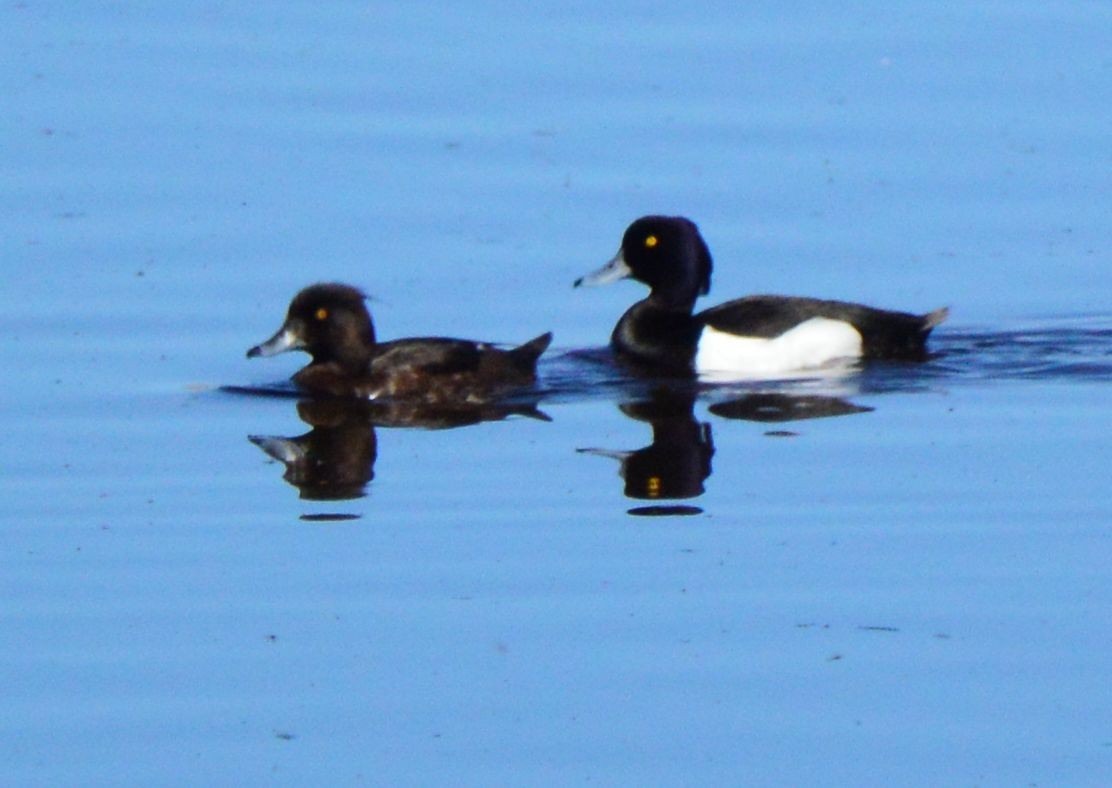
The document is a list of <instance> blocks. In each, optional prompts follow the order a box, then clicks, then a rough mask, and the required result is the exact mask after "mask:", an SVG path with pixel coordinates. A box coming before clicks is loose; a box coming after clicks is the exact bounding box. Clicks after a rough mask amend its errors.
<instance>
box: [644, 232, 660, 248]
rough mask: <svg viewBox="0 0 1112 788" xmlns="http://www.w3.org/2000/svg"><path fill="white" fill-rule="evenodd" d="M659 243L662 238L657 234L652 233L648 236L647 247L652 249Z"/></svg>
mask: <svg viewBox="0 0 1112 788" xmlns="http://www.w3.org/2000/svg"><path fill="white" fill-rule="evenodd" d="M658 243H660V239H658V238H657V237H656V236H655V235H650V236H649V237H648V238H646V239H645V248H646V249H652V248H653V247H654V246H656V245H657V244H658Z"/></svg>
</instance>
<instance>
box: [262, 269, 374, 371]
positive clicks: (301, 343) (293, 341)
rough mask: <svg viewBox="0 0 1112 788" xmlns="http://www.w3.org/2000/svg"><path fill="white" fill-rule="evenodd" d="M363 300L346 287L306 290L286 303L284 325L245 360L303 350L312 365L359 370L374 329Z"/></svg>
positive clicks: (321, 286)
mask: <svg viewBox="0 0 1112 788" xmlns="http://www.w3.org/2000/svg"><path fill="white" fill-rule="evenodd" d="M365 298H366V296H365V295H364V294H363V293H362V291H360V290H358V289H357V288H354V287H350V286H349V285H343V284H336V283H327V284H317V285H311V286H310V287H306V288H305V289H304V290H302V291H301V292H300V293H298V294H297V295H296V296H294V299H293V301H291V302H290V308H289V310H288V311H287V313H286V322H285V323H283V324H282V327H281V328H280V329H278V333H276V334H275V335H274V336H273V337H271V338H270V339H268V340H267V341H266V342H264V343H262V344H261V345H256V346H255V347H253V348H251V349H250V350H248V351H247V357H248V358H254V357H255V356H273V355H274V354H276V353H282V352H284V351H287V350H304V351H305V352H307V353H309V355H311V356H312V357H313V362H314V363H327V362H337V363H339V364H341V365H342V366H345V367H352V368H360V367H362V366H363V365H365V364H366V362H367V360H368V359H369V358H370V354H371V350H372V349H373V346H374V343H375V329H374V324H373V323H372V322H371V316H370V314H369V313H368V312H367V306H366V304H365V303H364V299H365Z"/></svg>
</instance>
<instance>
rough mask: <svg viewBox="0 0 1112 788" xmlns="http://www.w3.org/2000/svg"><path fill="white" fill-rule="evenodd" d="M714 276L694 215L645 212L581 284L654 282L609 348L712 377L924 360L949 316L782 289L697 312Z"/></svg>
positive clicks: (654, 365)
mask: <svg viewBox="0 0 1112 788" xmlns="http://www.w3.org/2000/svg"><path fill="white" fill-rule="evenodd" d="M710 274H711V257H710V251H709V250H708V249H707V244H706V242H705V241H704V240H703V237H702V235H700V234H699V228H698V227H696V226H695V223H694V222H692V221H690V220H689V219H685V218H683V217H678V216H645V217H642V218H640V219H638V220H637V221H635V222H633V224H631V225H630V226H629V228H628V229H627V230H626V231H625V235H624V236H623V237H622V246H621V248H620V249H619V250H618V253H617V254H616V255H615V256H614V259H612V260H611V261H610V262H609V263H607V264H606V265H605V266H603V267H602V268H601V269H599V270H598V271H596V272H595V273H593V274H589V275H588V276H584V277H582V278H580V279H578V280H577V281H576V282H575V286H576V287H579V286H580V285H600V284H606V283H608V282H614V281H617V280H619V279H625V278H627V277H628V278H633V279H636V280H637V281H639V282H642V283H644V284H646V285H648V286H649V289H650V292H649V296H648V298H646V299H644V300H643V301H638V302H637V303H636V304H634V305H633V306H632V307H630V308H629V309H628V310H627V311H626V313H625V314H624V315H622V317H621V319H620V320H619V321H618V324H617V325H616V326H615V327H614V332H613V334H612V335H611V337H610V344H611V346H612V347H613V348H614V350H615V351H616V352H617V353H618V355H619V356H620V357H621V358H623V359H625V360H627V361H631V362H633V363H634V364H636V365H638V366H641V367H643V368H645V369H647V370H650V371H654V372H662V373H665V374H680V375H699V376H706V377H709V378H721V377H736V378H742V377H750V376H751V377H769V376H777V375H783V374H788V373H793V372H799V371H804V370H809V369H811V370H813V369H817V368H822V367H825V366H830V365H832V364H835V363H836V362H844V361H846V360H853V359H899V360H913V361H922V360H925V359H926V358H927V357H928V356H927V347H926V340H927V335H928V334H930V332H931V329H933V328H934V327H935V326H937V325H938V324H939V323H941V322H942V321H943V320H945V319H946V316H947V314H948V310H947V309H945V308H943V309H936V310H935V311H933V312H929V313H927V314H925V315H913V314H909V313H907V312H891V311H888V310H884V309H875V308H873V307H868V306H863V305H861V304H852V303H847V302H844V301H826V300H821V299H817V298H794V297H789V296H776V295H754V296H747V297H745V298H738V299H736V300H734V301H727V302H726V303H724V304H719V305H718V306H715V307H711V308H710V309H706V310H703V311H702V312H698V313H696V314H692V312H693V310H694V307H695V299H697V298H698V297H699V296H700V295H706V294H707V292H708V291H709V290H710Z"/></svg>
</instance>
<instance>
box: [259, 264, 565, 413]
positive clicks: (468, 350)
mask: <svg viewBox="0 0 1112 788" xmlns="http://www.w3.org/2000/svg"><path fill="white" fill-rule="evenodd" d="M365 298H366V296H365V295H364V294H363V293H362V292H361V291H359V290H358V289H356V288H354V287H350V286H348V285H343V284H335V283H327V284H316V285H312V286H310V287H307V288H305V289H304V290H302V291H301V292H300V293H298V294H297V295H296V296H294V299H293V301H291V302H290V308H289V311H288V312H287V314H286V321H285V322H284V323H283V324H282V327H281V328H279V329H278V333H276V334H275V335H274V336H273V337H271V338H270V339H268V340H267V341H266V342H263V343H262V344H261V345H256V346H255V347H253V348H251V349H250V350H248V351H247V357H248V358H254V357H256V356H264V357H265V356H273V355H274V354H276V353H282V352H284V351H287V350H304V351H305V352H306V353H308V354H309V355H310V356H312V357H313V358H312V361H311V362H310V363H309V364H308V365H307V366H306V367H304V368H303V369H301V370H300V371H298V372H297V373H296V374H295V375H294V376H293V382H294V383H296V384H297V385H298V386H299V387H300V388H301V389H303V390H304V391H306V392H307V393H309V394H318V395H328V396H338V397H360V398H364V399H378V398H380V397H388V398H392V399H399V400H412V401H420V402H422V403H425V404H429V405H458V404H462V403H485V402H488V401H490V400H492V399H494V398H496V397H497V396H498V395H499V394H502V393H505V392H506V391H508V390H510V389H513V388H516V387H520V386H526V385H528V384H530V383H532V382H533V381H534V380H536V367H537V359H538V358H539V357H540V355H541V353H543V352H544V351H545V349H546V348H548V344H549V343H550V342H551V341H552V334H551V333H548V334H541V335H540V336H539V337H537V338H536V339H532V340H530V341H529V342H526V343H525V344H524V345H520V346H519V347H515V348H511V349H509V350H502V349H500V348H498V347H495V346H494V345H493V344H490V343H488V342H473V341H471V340H467V339H446V338H443V337H421V338H416V339H398V340H394V341H393V342H378V341H377V340H376V338H375V329H374V324H373V323H372V322H371V315H370V313H369V312H368V311H367V306H366V304H365V303H364V299H365Z"/></svg>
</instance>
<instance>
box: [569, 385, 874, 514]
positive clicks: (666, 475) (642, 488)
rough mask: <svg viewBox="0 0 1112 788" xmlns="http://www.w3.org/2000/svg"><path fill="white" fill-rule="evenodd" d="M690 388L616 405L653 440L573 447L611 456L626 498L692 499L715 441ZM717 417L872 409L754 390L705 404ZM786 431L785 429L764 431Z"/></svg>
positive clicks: (658, 510) (670, 510)
mask: <svg viewBox="0 0 1112 788" xmlns="http://www.w3.org/2000/svg"><path fill="white" fill-rule="evenodd" d="M696 394H697V392H696V390H695V389H671V388H665V387H662V388H658V389H655V390H654V391H653V392H652V394H651V396H650V398H649V399H648V400H638V401H633V402H627V403H623V404H622V405H620V406H619V407H620V409H621V411H622V413H624V414H626V415H627V416H629V417H630V418H632V419H635V420H637V421H644V422H648V423H649V424H651V425H652V431H653V440H652V443H651V444H649V445H648V446H646V447H644V448H643V449H638V450H636V451H613V450H609V449H595V448H592V449H578V451H580V452H582V453H585V454H594V455H597V456H601V457H612V458H614V459H616V460H618V461H619V462H621V470H620V471H619V473H620V475H621V477H622V479H623V480H624V481H625V490H624V492H625V495H626V496H627V497H628V498H634V499H638V500H651V501H667V500H684V499H690V498H696V497H698V496H700V495H702V494H703V492H704V491H705V488H704V482H705V481H706V479H707V477H709V476H710V474H711V457H712V456H713V455H714V441H713V439H712V437H711V427H710V424H708V423H705V422H700V421H699V420H698V419H696V418H695V413H694V407H695V400H696ZM708 410H709V411H710V412H711V413H713V414H714V415H716V416H719V417H721V418H725V419H739V420H744V421H754V422H788V421H799V420H803V419H816V418H828V417H833V416H845V415H850V414H854V413H866V412H868V411H871V410H872V408H869V407H864V406H861V405H855V404H853V403H852V402H848V401H847V400H844V399H840V398H838V397H829V396H822V395H810V394H789V393H782V392H754V393H752V394H746V395H745V396H742V397H738V398H735V399H731V400H727V401H723V402H716V403H714V404H712V405H710V406H709V407H708ZM769 434H789V433H769ZM700 512H702V509H700V508H699V507H697V506H689V505H677V504H656V505H652V506H641V507H636V508H633V509H630V510H629V513H630V514H634V515H676V514H698V513H700Z"/></svg>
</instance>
